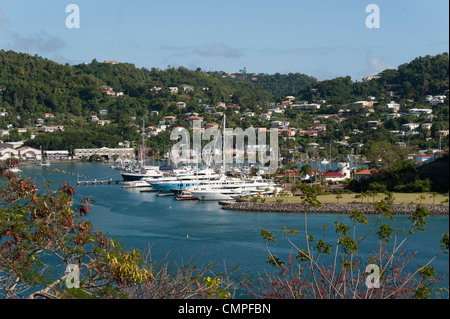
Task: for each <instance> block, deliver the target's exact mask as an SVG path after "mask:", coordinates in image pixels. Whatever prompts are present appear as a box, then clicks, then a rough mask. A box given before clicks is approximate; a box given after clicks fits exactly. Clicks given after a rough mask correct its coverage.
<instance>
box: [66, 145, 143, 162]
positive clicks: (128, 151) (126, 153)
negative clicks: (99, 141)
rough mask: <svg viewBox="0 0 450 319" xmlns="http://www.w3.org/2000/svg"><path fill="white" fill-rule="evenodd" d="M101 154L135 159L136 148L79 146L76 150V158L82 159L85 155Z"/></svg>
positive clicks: (108, 156) (107, 156)
mask: <svg viewBox="0 0 450 319" xmlns="http://www.w3.org/2000/svg"><path fill="white" fill-rule="evenodd" d="M95 154H96V155H99V156H102V157H105V158H108V159H110V158H112V156H113V155H118V156H119V157H121V158H130V159H133V158H134V157H135V154H134V149H132V148H108V147H101V148H79V149H75V150H74V158H77V159H80V158H82V157H83V156H85V157H87V158H89V157H91V156H92V155H95Z"/></svg>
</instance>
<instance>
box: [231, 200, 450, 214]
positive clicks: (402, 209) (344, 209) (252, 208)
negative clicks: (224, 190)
mask: <svg viewBox="0 0 450 319" xmlns="http://www.w3.org/2000/svg"><path fill="white" fill-rule="evenodd" d="M422 206H423V207H425V208H426V209H428V211H429V212H430V213H431V214H432V215H448V213H449V206H448V205H422ZM416 207H417V205H413V204H406V205H391V208H392V211H393V214H397V215H410V214H411V213H412V212H415V210H416ZM222 209H226V210H239V211H246V212H261V213H265V212H266V213H269V212H270V213H305V212H307V213H319V214H348V213H350V212H351V211H352V210H354V209H357V210H360V211H362V212H364V213H366V214H377V212H376V210H375V206H374V205H373V204H322V206H320V207H312V206H311V205H309V204H299V203H295V204H294V203H252V202H228V203H225V205H223V206H222Z"/></svg>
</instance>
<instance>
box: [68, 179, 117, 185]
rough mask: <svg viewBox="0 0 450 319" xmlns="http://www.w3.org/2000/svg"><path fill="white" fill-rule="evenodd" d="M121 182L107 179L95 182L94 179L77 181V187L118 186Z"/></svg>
mask: <svg viewBox="0 0 450 319" xmlns="http://www.w3.org/2000/svg"><path fill="white" fill-rule="evenodd" d="M121 182H123V180H121V179H108V180H97V179H94V180H93V181H77V185H81V184H84V185H103V184H119V183H121Z"/></svg>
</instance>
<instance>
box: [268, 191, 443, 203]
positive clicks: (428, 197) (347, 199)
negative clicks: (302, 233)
mask: <svg viewBox="0 0 450 319" xmlns="http://www.w3.org/2000/svg"><path fill="white" fill-rule="evenodd" d="M392 195H393V198H392V199H393V204H419V203H421V204H423V205H433V204H435V205H448V204H449V203H448V199H449V197H448V195H447V194H438V195H437V197H435V198H434V201H433V194H432V193H392ZM341 196H342V198H339V199H338V198H336V195H318V196H317V199H318V200H319V201H320V202H321V203H324V204H328V203H333V204H336V203H339V204H351V203H372V202H373V201H374V200H375V201H380V200H384V199H385V198H386V194H383V193H379V194H378V195H376V196H375V198H373V196H367V197H361V195H360V194H357V193H351V194H341ZM421 196H423V197H424V199H420V197H421ZM279 199H280V197H268V198H265V202H266V203H271V202H277V200H279ZM283 202H284V203H302V202H303V199H302V198H301V197H300V196H291V197H283Z"/></svg>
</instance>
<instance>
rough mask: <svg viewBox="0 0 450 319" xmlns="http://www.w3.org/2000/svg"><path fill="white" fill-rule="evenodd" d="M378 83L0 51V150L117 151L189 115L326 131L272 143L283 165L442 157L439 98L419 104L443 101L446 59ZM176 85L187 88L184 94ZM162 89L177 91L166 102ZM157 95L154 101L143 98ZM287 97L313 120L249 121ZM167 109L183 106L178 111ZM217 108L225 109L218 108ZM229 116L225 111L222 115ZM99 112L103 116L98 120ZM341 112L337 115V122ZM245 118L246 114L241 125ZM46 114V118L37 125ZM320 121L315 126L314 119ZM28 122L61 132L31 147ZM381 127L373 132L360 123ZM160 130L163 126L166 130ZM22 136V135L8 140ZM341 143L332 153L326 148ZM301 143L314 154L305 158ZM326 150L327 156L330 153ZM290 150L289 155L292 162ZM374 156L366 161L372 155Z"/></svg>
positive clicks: (32, 129)
mask: <svg viewBox="0 0 450 319" xmlns="http://www.w3.org/2000/svg"><path fill="white" fill-rule="evenodd" d="M379 75H380V77H379V78H378V79H373V80H371V81H367V82H358V81H355V82H354V81H352V80H351V78H350V77H348V76H347V77H340V78H335V79H331V80H325V81H317V80H316V79H314V78H312V77H309V76H306V75H304V74H298V73H296V74H292V73H290V74H278V73H277V74H273V75H269V74H249V73H246V70H245V68H244V69H243V70H241V71H240V73H237V74H232V75H231V74H227V73H225V72H221V71H220V72H204V71H202V70H201V69H197V70H188V69H187V68H184V67H179V68H173V67H168V68H167V69H165V70H160V69H156V68H151V69H143V68H142V69H139V68H136V67H135V66H134V65H133V64H130V63H118V64H110V63H103V62H98V61H96V60H93V61H92V62H91V63H86V64H79V65H74V66H70V65H68V64H66V65H60V64H58V63H55V62H53V61H50V60H48V59H45V58H42V57H39V56H37V55H35V56H31V55H28V54H23V53H16V52H13V51H3V50H2V51H0V89H1V90H0V92H1V93H0V111H2V112H6V113H7V115H6V116H1V117H0V128H1V129H6V128H7V127H9V133H10V134H9V135H8V136H3V137H1V139H2V140H3V141H17V140H21V139H22V140H27V142H26V144H27V145H31V146H34V147H38V146H40V145H42V146H43V148H44V149H60V148H63V149H69V150H73V149H74V148H83V147H102V146H110V147H111V146H117V144H118V143H119V142H120V141H124V140H128V141H130V142H132V143H133V142H140V140H141V131H140V130H141V127H142V123H143V120H145V125H146V126H147V127H148V126H156V125H158V124H169V123H168V121H167V120H166V119H165V118H164V117H165V116H168V115H173V116H176V120H175V122H174V123H171V124H170V125H171V126H183V127H189V126H190V124H189V120H188V114H192V113H193V112H195V113H196V114H198V115H199V116H201V117H203V119H204V122H205V123H211V122H218V123H220V122H221V117H216V116H215V113H216V112H224V113H225V114H226V115H227V124H228V125H227V126H228V127H242V128H247V127H250V126H254V127H267V128H269V127H270V126H271V121H274V120H289V121H290V127H293V128H296V129H298V130H309V129H311V128H312V127H313V126H314V125H316V124H317V123H320V124H322V125H326V130H323V131H321V132H320V134H318V136H317V137H314V136H311V135H310V134H304V133H300V132H298V133H297V134H296V135H295V137H293V138H287V137H288V136H287V133H283V135H282V136H283V137H284V138H282V139H280V143H281V145H280V146H281V150H282V155H283V156H284V157H285V158H289V157H292V156H297V157H299V156H301V155H302V154H303V155H305V154H306V153H308V155H309V156H314V157H318V158H323V157H326V158H328V157H330V156H333V157H335V158H337V159H339V160H343V159H344V157H345V156H346V155H348V154H349V153H351V152H353V154H357V155H361V156H362V157H363V159H365V160H371V159H374V151H376V149H377V148H375V147H374V144H375V143H377V142H379V141H384V142H386V143H388V144H389V145H390V146H395V147H397V146H396V144H398V143H403V144H404V145H405V144H406V145H407V146H408V147H409V148H408V151H410V152H416V151H417V150H418V149H433V148H434V149H436V148H438V147H439V146H441V148H446V147H448V138H444V139H442V140H441V141H440V140H439V138H438V136H437V134H436V132H437V131H439V130H446V129H448V127H449V123H448V121H449V114H448V98H447V99H446V100H445V103H441V104H436V105H433V106H431V107H430V106H428V104H427V102H426V101H425V100H424V97H425V96H427V95H444V94H445V95H447V96H448V53H443V54H439V55H436V56H425V57H418V58H416V59H414V60H413V61H411V62H409V63H405V64H402V65H400V66H399V67H398V69H391V70H384V71H383V72H381V73H380V74H379ZM182 85H189V86H191V87H190V89H188V90H186V91H184V90H183V89H182ZM169 86H176V87H179V92H178V93H170V91H169V90H168V87H169ZM153 87H160V88H161V90H160V91H152V90H151V89H152V88H153ZM109 88H111V89H113V90H114V91H115V92H123V95H122V96H118V97H108V96H106V95H105V94H104V92H105V90H107V89H109ZM287 95H292V96H294V97H295V101H308V102H310V103H311V102H319V101H322V102H321V103H323V104H322V107H321V108H320V109H319V110H301V109H300V108H287V109H286V110H284V111H285V113H282V114H277V113H273V114H272V118H271V120H262V119H261V118H260V117H259V115H261V114H263V113H266V112H268V110H269V109H271V108H274V107H277V105H278V103H280V102H282V101H284V100H285V99H286V96H287ZM370 97H374V98H375V99H376V101H377V103H376V104H375V105H374V107H373V108H372V109H371V110H370V111H372V113H370V114H368V113H364V112H366V109H364V108H361V107H358V106H355V105H354V104H353V103H354V102H355V101H359V100H371V98H370ZM391 100H395V101H396V102H397V103H399V104H400V113H401V114H402V116H401V117H398V118H393V119H386V114H387V113H389V112H387V111H386V110H384V109H383V107H384V106H385V105H386V104H387V103H390V101H391ZM177 102H184V103H186V106H185V107H183V108H180V107H178V106H177ZM221 103H223V104H222V105H226V106H227V107H226V108H224V107H221V106H220V105H221ZM230 105H231V106H233V107H229V106H230ZM424 107H427V108H428V107H430V108H432V109H433V115H434V118H433V119H432V120H431V119H425V117H424V115H421V116H414V115H411V114H409V110H410V109H411V108H424ZM100 111H106V113H107V114H102V113H101V112H100ZM343 111H345V112H343ZM248 112H252V113H254V115H252V116H246V115H245V114H246V113H248ZM45 113H52V114H53V115H54V118H44V114H45ZM319 115H321V116H322V118H320V119H319V118H318V116H319ZM92 116H97V117H98V118H99V119H100V120H108V121H110V124H108V125H106V126H105V127H102V126H101V125H95V124H93V123H92V118H91V117H92ZM38 118H44V119H45V125H46V126H47V125H50V126H51V125H64V130H65V131H64V132H53V133H44V134H39V135H37V136H36V138H35V139H34V140H31V139H30V137H31V135H32V134H31V133H42V132H41V129H40V128H39V127H36V120H37V119H38ZM369 120H371V121H381V122H382V125H381V126H378V127H377V128H376V130H374V129H372V128H371V127H369V125H368V121H369ZM426 122H429V123H432V127H431V128H424V129H418V130H417V134H414V135H412V134H411V135H404V136H398V135H395V134H391V133H390V132H391V131H395V130H400V129H401V125H403V124H405V123H426ZM169 127H170V126H169ZM19 128H27V129H28V131H27V132H26V133H23V132H22V133H20V134H19V133H18V129H19ZM339 141H340V142H342V143H335V142H339ZM170 142H171V141H170V139H169V133H168V132H167V131H166V132H162V133H160V134H159V135H157V136H152V137H150V138H149V139H148V142H147V146H148V147H149V148H150V149H152V152H154V151H162V148H167V147H168V146H169V145H170ZM311 142H314V143H318V144H319V145H320V146H321V148H319V149H315V148H310V147H309V144H310V143H311ZM330 143H331V144H332V147H331V154H329V153H330V148H329V147H328V146H329V145H330ZM292 150H297V154H295V153H292ZM375 153H376V152H375Z"/></svg>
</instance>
